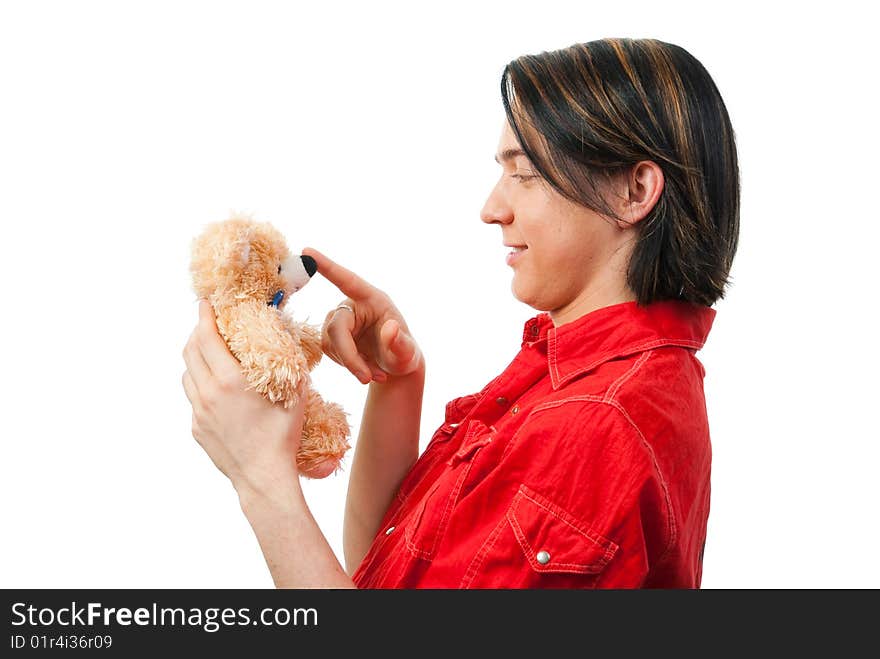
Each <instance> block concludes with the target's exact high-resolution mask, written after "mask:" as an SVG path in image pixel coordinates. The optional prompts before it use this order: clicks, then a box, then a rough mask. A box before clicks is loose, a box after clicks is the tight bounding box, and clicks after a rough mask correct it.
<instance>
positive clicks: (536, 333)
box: [529, 325, 540, 336]
mask: <svg viewBox="0 0 880 659" xmlns="http://www.w3.org/2000/svg"><path fill="white" fill-rule="evenodd" d="M529 331H530V332H531V333H532V336H538V332H539V331H540V330H539V329H538V326H537V325H532V327H531V329H529Z"/></svg>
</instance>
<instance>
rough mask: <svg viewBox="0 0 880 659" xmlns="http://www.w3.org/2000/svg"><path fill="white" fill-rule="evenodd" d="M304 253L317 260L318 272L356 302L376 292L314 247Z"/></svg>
mask: <svg viewBox="0 0 880 659" xmlns="http://www.w3.org/2000/svg"><path fill="white" fill-rule="evenodd" d="M302 253H303V255H304V256H311V257H312V258H313V259H315V263H316V264H317V266H318V272H319V273H321V274H322V275H323V276H324V278H326V279H327V280H328V281H330V282H332V283H333V284H334V285H335V286H336V287H337V288H338V289H339V290H340V291H342V292H343V293H344V294H345V295H347V296H348V297H350V298H353V299H355V300H359V299H360V300H362V299H364V298H366V297H369V296H370V295H371V294H372V293H373V292H375V290H376V288H375V287H374V286H372V285H371V284H369V283H368V282H367V281H366V280H364V279H361V278H360V277H358V276H357V275H356V274H354V273H353V272H352V271H351V270H349V269H347V268H343V267H342V266H341V265H339V264H338V263H335V262H334V261H332V260H331V259H330V258H328V257H326V256H324V255H323V254H321V252H319V251H318V250H316V249H314V248H312V247H305V248H304V249H303V250H302Z"/></svg>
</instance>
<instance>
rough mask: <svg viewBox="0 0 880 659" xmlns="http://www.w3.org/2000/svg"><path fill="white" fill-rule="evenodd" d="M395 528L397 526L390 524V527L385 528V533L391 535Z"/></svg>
mask: <svg viewBox="0 0 880 659" xmlns="http://www.w3.org/2000/svg"><path fill="white" fill-rule="evenodd" d="M394 528H395V527H393V526H389V527H388V528H387V529H386V530H385V535H391V532H392V531H393V530H394Z"/></svg>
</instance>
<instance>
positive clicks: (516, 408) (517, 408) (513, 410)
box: [510, 405, 519, 414]
mask: <svg viewBox="0 0 880 659" xmlns="http://www.w3.org/2000/svg"><path fill="white" fill-rule="evenodd" d="M517 412H519V405H514V406H513V409H512V410H510V413H511V414H516V413H517Z"/></svg>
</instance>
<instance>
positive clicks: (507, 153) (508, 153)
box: [495, 149, 526, 165]
mask: <svg viewBox="0 0 880 659" xmlns="http://www.w3.org/2000/svg"><path fill="white" fill-rule="evenodd" d="M524 155H526V153H525V151H523V150H522V149H504V151H502V152H501V153H500V154H499V155H497V156H495V162H497V163H498V164H499V165H500V164H501V161H502V160H503V161H504V162H507V161H508V160H511V159H513V158H516V157H517V156H524ZM499 158H500V159H501V160H499Z"/></svg>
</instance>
